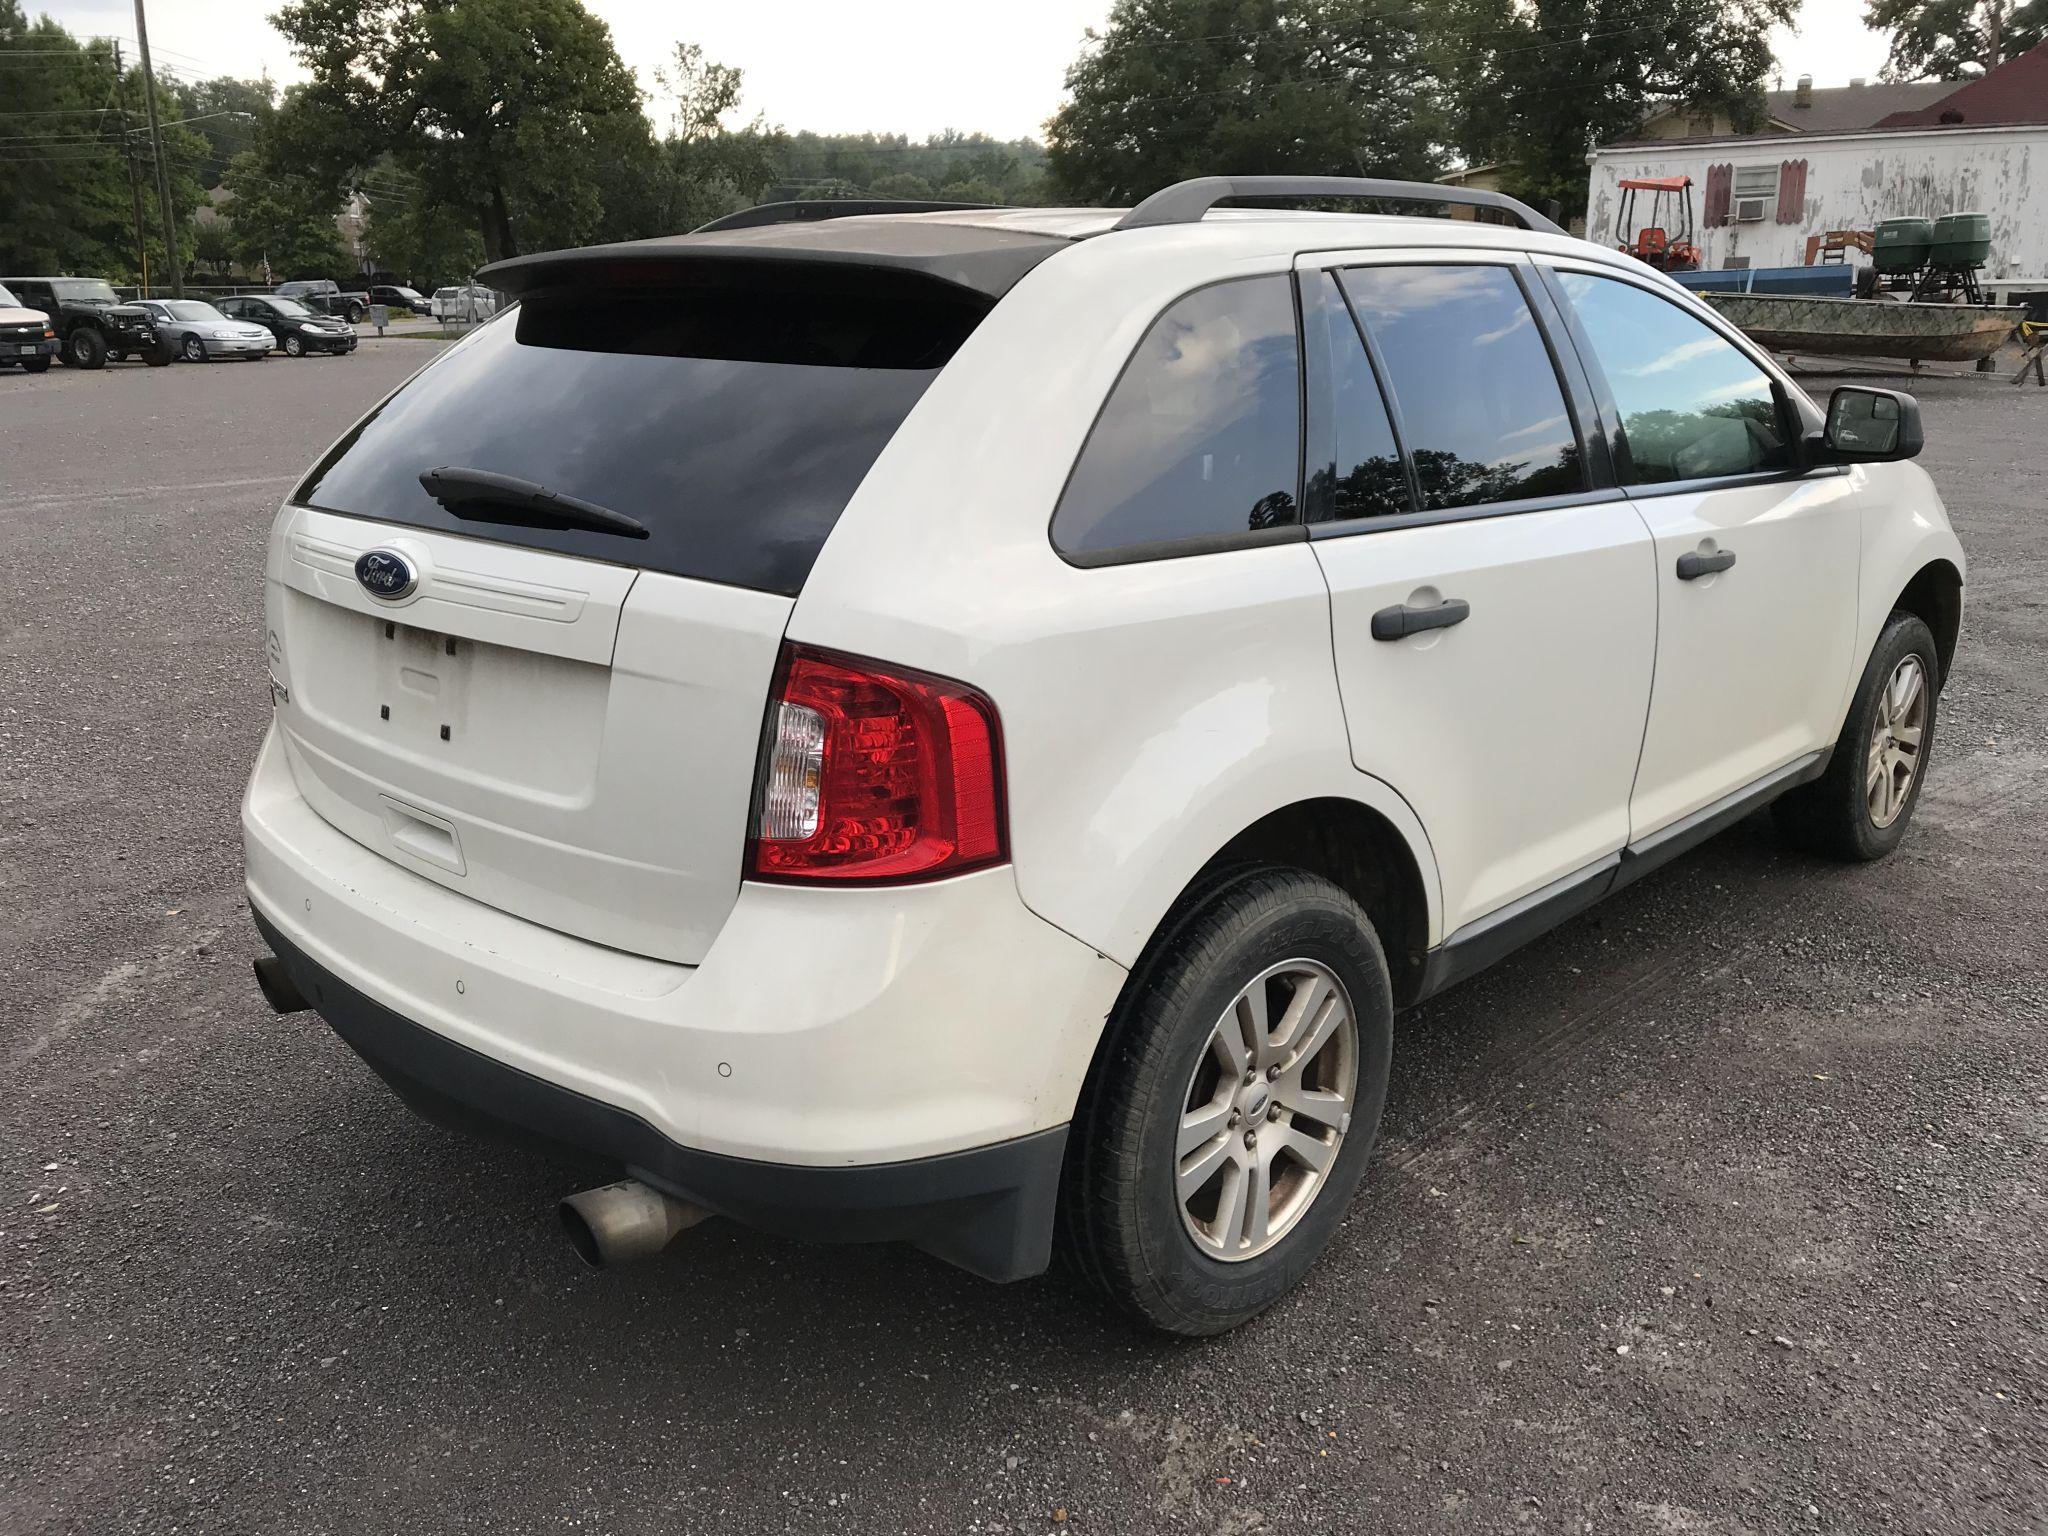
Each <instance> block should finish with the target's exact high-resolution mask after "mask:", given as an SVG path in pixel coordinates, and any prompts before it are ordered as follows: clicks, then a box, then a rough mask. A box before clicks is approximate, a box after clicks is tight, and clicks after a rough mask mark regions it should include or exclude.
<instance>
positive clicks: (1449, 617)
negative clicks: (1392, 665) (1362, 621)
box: [1372, 597, 1472, 640]
mask: <svg viewBox="0 0 2048 1536" xmlns="http://www.w3.org/2000/svg"><path fill="white" fill-rule="evenodd" d="M1471 613H1472V605H1471V604H1470V603H1468V602H1466V601H1465V600H1464V599H1463V598H1462V597H1447V598H1445V599H1444V600H1443V601H1442V602H1440V603H1438V604H1437V605H1436V606H1435V607H1434V608H1410V607H1408V606H1406V605H1405V604H1398V603H1397V604H1396V605H1395V606H1393V607H1392V608H1382V609H1381V610H1380V611H1379V612H1378V613H1376V614H1374V615H1373V616H1372V637H1373V639H1375V640H1404V639H1406V638H1407V637H1408V636H1410V635H1419V634H1421V633H1422V632H1423V631H1424V630H1425V629H1449V628H1450V627H1451V626H1452V625H1453V624H1462V623H1464V622H1465V620H1466V619H1467V618H1469V617H1470V616H1471Z"/></svg>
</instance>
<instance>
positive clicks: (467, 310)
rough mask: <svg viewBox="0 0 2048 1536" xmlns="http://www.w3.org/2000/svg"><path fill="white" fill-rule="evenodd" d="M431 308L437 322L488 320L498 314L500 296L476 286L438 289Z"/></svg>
mask: <svg viewBox="0 0 2048 1536" xmlns="http://www.w3.org/2000/svg"><path fill="white" fill-rule="evenodd" d="M431 308H432V310H433V315H434V318H435V319H436V320H467V321H476V320H488V319H490V317H491V316H492V315H495V314H496V313H497V312H498V296H497V294H496V293H494V292H493V291H492V290H491V289H489V288H482V287H478V286H477V285H475V284H470V285H468V286H466V287H465V286H461V285H458V286H456V287H453V288H436V289H435V290H434V298H433V302H432V306H431Z"/></svg>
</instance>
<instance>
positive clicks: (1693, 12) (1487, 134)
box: [1440, 0, 1796, 212]
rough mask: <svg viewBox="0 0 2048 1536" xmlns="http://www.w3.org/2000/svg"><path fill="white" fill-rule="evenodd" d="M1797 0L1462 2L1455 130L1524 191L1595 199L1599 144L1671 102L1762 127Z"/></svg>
mask: <svg viewBox="0 0 2048 1536" xmlns="http://www.w3.org/2000/svg"><path fill="white" fill-rule="evenodd" d="M1795 8H1796V0H1455V5H1454V6H1453V7H1450V8H1447V11H1446V22H1445V26H1444V27H1443V29H1442V32H1441V34H1440V36H1441V38H1442V42H1441V44H1440V49H1441V52H1440V57H1441V58H1442V59H1443V61H1444V62H1443V68H1442V73H1443V77H1444V80H1445V82H1446V91H1447V95H1448V97H1449V99H1450V101H1451V103H1452V120H1451V136H1452V139H1453V141H1454V142H1455V143H1457V145H1458V147H1459V148H1460V149H1461V150H1462V151H1463V152H1464V153H1465V155H1466V157H1467V159H1468V160H1469V161H1471V162H1473V163H1484V162H1498V163H1501V164H1504V165H1505V166H1506V167H1507V168H1508V172H1509V174H1508V176H1507V178H1506V180H1507V185H1508V188H1509V190H1510V191H1513V192H1515V193H1517V194H1518V195H1520V196H1522V197H1524V198H1527V199H1530V200H1535V201H1543V200H1549V199H1554V200H1556V201H1557V202H1558V203H1559V204H1561V205H1562V206H1563V207H1564V208H1565V210H1566V211H1567V212H1577V211H1579V210H1580V209H1583V208H1584V206H1585V200H1586V154H1587V152H1588V151H1589V150H1591V149H1592V148H1593V147H1594V146H1595V145H1598V144H1602V143H1605V142H1607V141H1608V140H1611V139H1615V138H1619V137H1621V136H1622V135H1624V134H1626V133H1628V132H1630V131H1631V130H1633V129H1634V128H1636V127H1637V126H1638V125H1639V124H1640V123H1641V122H1642V121H1643V120H1644V119H1645V118H1646V117H1649V116H1650V115H1652V114H1653V113H1654V112H1656V111H1658V110H1660V109H1663V108H1666V107H1674V106H1675V107H1682V108H1684V109H1686V110H1688V111H1691V112H1696V113H1699V114H1701V115H1703V116H1704V115H1711V114H1715V113H1721V114H1725V115H1726V116H1727V117H1728V118H1729V120H1730V121H1731V122H1732V123H1733V124H1734V125H1735V126H1736V128H1738V129H1748V128H1754V127H1759V126H1761V123H1762V120H1763V112H1764V102H1763V89H1762V82H1763V79H1764V76H1765V75H1766V74H1767V73H1768V72H1769V70H1770V68H1771V45H1770V29H1771V27H1772V26H1773V25H1777V24H1787V23H1789V22H1790V21H1791V19H1792V15H1793V12H1794V10H1795Z"/></svg>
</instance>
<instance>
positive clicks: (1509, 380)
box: [1341, 265, 1586, 511]
mask: <svg viewBox="0 0 2048 1536" xmlns="http://www.w3.org/2000/svg"><path fill="white" fill-rule="evenodd" d="M1341 280H1342V282H1343V285H1344V291H1345V293H1346V294H1348V295H1349V296H1350V299H1351V302H1352V306H1353V307H1354V308H1355V309H1356V310H1357V312H1358V316H1359V319H1360V320H1361V321H1362V322H1363V323H1364V325H1365V329H1366V332H1367V334H1369V335H1370V336H1371V337H1372V339H1373V342H1374V344H1375V346H1376V347H1377V348H1378V351H1379V357H1380V360H1381V362H1382V363H1383V364H1384V365H1385V368H1386V373H1387V384H1388V387H1389V389H1390V390H1391V391H1392V394H1393V397H1394V403H1395V405H1396V408H1397V409H1398V411H1399V413H1400V426H1401V435H1402V440H1403V442H1404V443H1405V445H1406V447H1407V449H1408V454H1409V457H1410V458H1411V459H1412V460H1413V462H1414V466H1415V479H1416V486H1417V489H1418V491H1419V492H1420V494H1421V499H1422V506H1423V508H1424V509H1425V510H1431V511H1434V510H1441V509H1444V508H1450V507H1470V506H1482V505H1487V504H1490V503H1494V502H1503V501H1519V500H1523V499H1525V498H1529V497H1537V496H1557V495H1563V494H1566V493H1568V492H1571V491H1578V490H1583V489H1585V486H1586V478H1585V469H1584V466H1583V465H1582V464H1581V463H1580V460H1579V443H1578V434H1577V432H1576V430H1575V429H1574V427H1573V425H1572V418H1571V413H1570V411H1569V410H1567V409H1566V407H1565V399H1564V391H1563V387H1562V386H1561V385H1560V384H1559V383H1558V379H1557V370H1556V368H1555V367H1553V366H1552V364H1551V361H1550V351H1549V348H1548V347H1547V346H1546V345H1545V344H1544V340H1543V336H1542V334H1541V332H1539V331H1538V330H1537V328H1536V317H1535V315H1534V314H1533V313H1532V312H1531V310H1530V308H1529V301H1528V299H1527V298H1525V297H1524V296H1523V293H1522V289H1521V285H1520V284H1519V283H1517V282H1516V281H1515V274H1514V273H1513V272H1512V271H1511V270H1509V269H1508V268H1507V267H1504V266H1451V265H1445V266H1413V267H1409V266H1387V267H1351V268H1348V269H1347V270H1346V271H1345V272H1344V273H1343V275H1342V279H1341Z"/></svg>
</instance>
